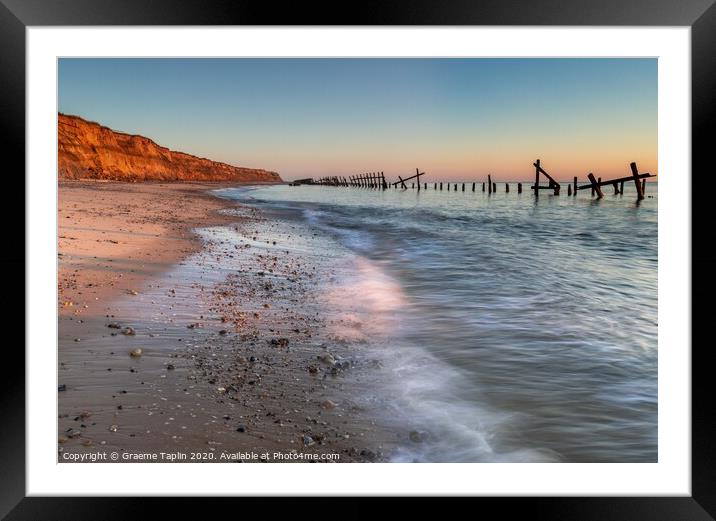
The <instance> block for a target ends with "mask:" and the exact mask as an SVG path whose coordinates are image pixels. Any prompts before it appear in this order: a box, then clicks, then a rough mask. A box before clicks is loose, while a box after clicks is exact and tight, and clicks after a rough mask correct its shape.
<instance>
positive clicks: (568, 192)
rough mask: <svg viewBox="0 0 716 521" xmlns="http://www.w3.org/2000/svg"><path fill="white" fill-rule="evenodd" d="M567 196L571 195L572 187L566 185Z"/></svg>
mask: <svg viewBox="0 0 716 521" xmlns="http://www.w3.org/2000/svg"><path fill="white" fill-rule="evenodd" d="M567 195H572V185H567Z"/></svg>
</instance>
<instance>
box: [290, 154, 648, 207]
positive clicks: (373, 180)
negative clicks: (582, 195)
mask: <svg viewBox="0 0 716 521" xmlns="http://www.w3.org/2000/svg"><path fill="white" fill-rule="evenodd" d="M532 166H534V168H535V182H534V185H532V186H530V190H534V193H535V196H536V197H539V193H540V190H551V191H552V192H553V194H554V195H559V194H560V192H561V190H562V185H561V184H560V183H559V182H557V181H556V180H555V179H554V178H553V177H552V176H551V175H549V174H548V173H547V171H546V170H545V169H544V168H543V166H542V164H541V162H540V160H539V159H537V160H536V161H535V162H534V163H532ZM629 167H630V168H631V175H630V176H625V177H619V178H616V179H609V180H606V181H602V178H601V177H598V178H597V177H594V174H593V173H591V172H590V173H589V174H587V180H588V181H589V182H588V183H587V184H583V185H579V183H578V179H577V176H574V179H573V182H572V183H571V184H568V185H567V195H570V196H576V195H577V192H578V191H580V190H590V191H591V194H592V196H596V197H597V198H600V199H601V198H602V197H604V192H603V191H602V187H608V186H611V187H612V188H613V189H614V195H620V194H622V195H623V194H624V183H626V182H633V183H634V185H635V187H636V194H637V199H638V200H642V199H644V197H645V193H646V180H647V178H649V177H656V176H655V175H653V174H649V173H643V174H640V173H639V170H638V169H637V166H636V163H631V164H630V165H629ZM424 175H425V172H421V171H420V169H418V168H416V169H415V174H414V175H412V176H410V177H406V178H405V179H403V178H402V177H401V176H398V180H397V181H394V182H392V183H389V182H388V181H386V179H385V175H384V174H383V172H371V173H366V174H360V175H354V176H350V177H342V176H332V177H322V178H320V179H315V180H314V179H313V178H308V179H298V180H296V181H294V182H292V183H289V185H291V186H298V185H322V186H345V187H357V188H369V189H375V190H387V189H388V188H389V187H392V188H395V189H397V188H398V187H400V188H401V189H403V190H407V189H408V188H411V189H415V188H416V187H417V189H418V191H420V188H421V180H420V178H421V176H424ZM542 177H544V178H546V180H547V184H541V182H542ZM408 181H410V187H408V185H407V184H406V183H407V182H408ZM445 184H446V185H447V190H448V191H450V185H451V184H452V185H453V187H454V188H453V189H454V191H456V192H457V191H458V186H459V185H460V184H462V191H463V192H464V191H465V187H466V185H469V183H449V182H445ZM477 184H478V183H476V182H473V183H472V191H473V192H474V191H475V189H476V185H477ZM422 185H423V189H424V190H427V189H428V183H427V182H426V181H424V180H423V181H422ZM486 188H487V190H486ZM433 189H434V190H442V189H443V182H442V181H440V182H434V183H433ZM482 191H483V192H485V191H487V192H488V193H490V194H492V193H496V192H497V183H496V182H493V181H492V176H491V175H488V176H487V181H486V182H483V183H482ZM509 191H510V183H505V192H507V193H509ZM517 193H519V194H521V193H522V183H517Z"/></svg>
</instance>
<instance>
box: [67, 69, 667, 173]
mask: <svg viewBox="0 0 716 521" xmlns="http://www.w3.org/2000/svg"><path fill="white" fill-rule="evenodd" d="M59 111H60V112H64V113H67V114H74V115H78V116H81V117H83V118H86V119H89V120H92V121H97V122H99V123H101V124H103V125H106V126H108V127H110V128H113V129H115V130H119V131H122V132H129V133H134V134H142V135H144V136H147V137H149V138H151V139H153V140H155V141H156V142H157V143H159V144H161V145H163V146H167V147H169V148H171V149H174V150H181V151H183V152H188V153H191V154H196V155H199V156H203V157H208V158H211V159H214V160H217V161H223V162H226V163H230V164H234V165H239V166H248V167H258V168H266V169H269V170H275V171H278V172H279V173H280V174H281V175H282V177H283V178H284V179H288V180H290V179H292V178H296V177H303V176H307V175H324V174H342V175H351V174H356V173H361V172H366V171H377V170H383V171H385V173H386V175H388V174H390V175H391V177H392V176H394V175H397V174H399V173H408V172H412V171H414V169H415V168H416V167H420V168H421V170H424V171H426V172H428V173H429V174H430V177H431V178H435V179H440V178H443V179H465V180H469V179H472V178H482V177H483V176H484V175H486V174H487V173H492V174H493V176H495V177H496V178H497V179H517V178H525V179H528V178H529V176H530V172H531V171H532V168H531V163H532V161H533V160H534V159H536V158H537V157H539V158H541V159H542V161H543V163H544V164H545V166H546V167H547V168H548V170H549V168H551V169H552V170H551V171H552V172H554V173H555V174H556V175H557V176H558V177H559V176H561V177H562V178H571V176H572V175H576V174H579V175H580V176H582V175H586V173H587V172H588V171H593V172H594V173H595V174H597V175H600V176H603V177H609V176H611V175H613V174H628V173H629V172H628V163H629V162H630V161H637V163H639V169H640V170H642V171H651V172H653V173H656V170H657V164H656V160H657V148H656V147H657V60H656V59H141V58H139V59H104V58H103V59H75V58H72V59H60V60H59Z"/></svg>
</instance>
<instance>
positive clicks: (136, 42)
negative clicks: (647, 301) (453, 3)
mask: <svg viewBox="0 0 716 521" xmlns="http://www.w3.org/2000/svg"><path fill="white" fill-rule="evenodd" d="M690 38H691V33H690V28H688V27H672V28H655V27H652V28H628V27H622V28H597V27H590V28H567V27H561V28H524V27H522V28H520V27H513V28H498V27H482V28H481V27H470V28H447V27H439V28H423V27H420V28H340V29H339V28H233V27H223V28H206V27H202V28H146V27H145V28H119V27H111V28H67V27H61V28H49V27H31V28H28V31H27V104H28V105H27V150H26V154H27V194H28V200H27V203H28V204H27V215H26V217H27V224H28V227H27V230H28V237H27V239H28V240H27V254H28V255H27V258H28V267H29V271H28V273H27V281H28V282H27V291H28V299H27V315H26V316H27V326H26V327H27V384H26V385H27V407H28V415H27V494H28V495H30V496H34V495H147V494H155V495H188V494H196V495H233V494H427V493H431V494H478V495H512V494H519V495H666V494H669V495H685V496H688V495H690V490H691V482H690V445H691V431H690V424H691V421H690V420H691V418H690V410H691V401H690V399H691V397H690V362H691V355H690V345H691V339H690V327H691V326H690V302H691V299H690V272H691V259H690V251H691V244H690V237H691V233H690V193H691V176H690V173H691V161H690V150H691V138H690V136H691V132H690V129H691V119H690V109H691V97H690V93H691V83H690V77H691V71H690V41H691V40H690ZM58 56H98V57H101V56H187V57H188V56H406V57H408V56H441V57H444V56H451V57H458V56H466V57H469V56H490V57H494V56H505V57H507V56H513V57H514V56H521V57H530V56H533V57H536V56H600V57H604V56H608V57H611V56H639V57H643V56H649V57H654V56H656V57H658V58H659V172H661V176H660V178H659V463H654V464H540V463H526V464H522V463H510V464H465V463H463V464H421V465H415V464H412V465H411V464H364V465H358V464H356V465H295V464H272V465H258V464H257V465H226V464H202V465H192V464H172V465H162V464H151V463H149V464H144V463H137V464H131V465H120V464H111V463H105V464H91V465H77V464H75V465H69V464H57V463H56V457H57V452H56V446H57V428H56V421H57V420H56V418H55V403H56V397H57V395H56V387H55V382H56V378H57V367H56V365H55V356H53V353H52V351H53V350H54V349H55V347H54V346H55V345H56V338H57V336H56V333H57V331H56V329H55V328H53V327H49V326H48V324H56V313H57V309H56V305H57V302H56V296H55V290H56V282H55V281H56V274H55V270H56V259H57V256H56V253H57V251H56V216H57V211H56V210H57V208H56V190H55V188H54V187H55V184H56V183H55V180H56V175H55V172H56V171H57V165H56V151H57V144H56V118H57V105H56V89H57V85H56V82H57V75H56V60H57V57H58ZM188 465H191V466H188ZM277 465H280V466H277ZM408 465H409V466H408Z"/></svg>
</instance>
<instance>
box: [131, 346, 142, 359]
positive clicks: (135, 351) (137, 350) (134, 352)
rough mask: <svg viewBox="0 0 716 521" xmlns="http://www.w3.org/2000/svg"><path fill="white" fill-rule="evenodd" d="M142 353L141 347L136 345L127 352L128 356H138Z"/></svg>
mask: <svg viewBox="0 0 716 521" xmlns="http://www.w3.org/2000/svg"><path fill="white" fill-rule="evenodd" d="M142 353H143V351H142V348H141V347H137V348H135V349H132V350H131V351H130V352H129V356H131V357H132V358H139V357H140V356H142Z"/></svg>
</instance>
